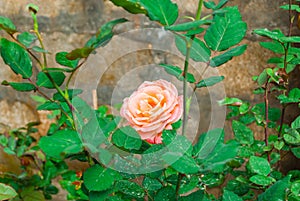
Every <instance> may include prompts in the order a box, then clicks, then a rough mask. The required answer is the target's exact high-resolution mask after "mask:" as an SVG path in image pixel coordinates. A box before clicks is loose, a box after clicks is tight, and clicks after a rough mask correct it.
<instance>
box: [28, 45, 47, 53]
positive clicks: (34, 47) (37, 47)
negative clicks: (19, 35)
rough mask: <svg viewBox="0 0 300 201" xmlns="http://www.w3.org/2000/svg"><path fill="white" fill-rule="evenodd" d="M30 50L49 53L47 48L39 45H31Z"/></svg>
mask: <svg viewBox="0 0 300 201" xmlns="http://www.w3.org/2000/svg"><path fill="white" fill-rule="evenodd" d="M32 50H33V51H35V52H41V53H49V52H48V50H45V49H43V48H41V47H39V46H33V47H32Z"/></svg>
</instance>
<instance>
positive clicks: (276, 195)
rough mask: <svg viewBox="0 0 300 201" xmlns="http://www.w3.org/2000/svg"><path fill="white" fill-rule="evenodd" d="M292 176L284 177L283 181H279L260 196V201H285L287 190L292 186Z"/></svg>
mask: <svg viewBox="0 0 300 201" xmlns="http://www.w3.org/2000/svg"><path fill="white" fill-rule="evenodd" d="M290 178H291V175H288V176H286V177H284V178H283V179H281V180H279V181H277V182H276V183H275V184H273V185H272V186H271V187H269V188H268V189H267V190H266V191H264V192H263V193H262V194H260V195H259V196H258V199H257V200H258V201H281V200H285V198H286V193H287V191H286V190H287V189H288V188H289V186H290Z"/></svg>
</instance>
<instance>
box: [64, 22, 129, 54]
mask: <svg viewBox="0 0 300 201" xmlns="http://www.w3.org/2000/svg"><path fill="white" fill-rule="evenodd" d="M127 21H128V20H127V19H125V18H120V19H116V20H112V21H110V22H107V23H105V24H104V25H102V26H101V27H100V29H99V30H98V32H97V33H96V35H95V36H93V37H92V38H91V39H89V40H88V41H87V43H86V44H85V49H84V48H82V50H85V51H86V52H87V53H88V54H86V53H84V54H82V56H80V57H78V56H77V58H86V57H87V56H88V55H89V54H90V53H91V52H92V51H93V49H95V48H98V47H100V46H105V45H106V44H107V43H108V42H109V41H110V39H111V38H112V37H113V28H114V27H115V26H116V25H117V24H120V23H124V22H127ZM88 48H90V49H88ZM74 53H75V52H74ZM69 57H70V55H67V58H68V59H71V60H73V59H72V58H69Z"/></svg>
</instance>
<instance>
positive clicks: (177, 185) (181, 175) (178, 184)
mask: <svg viewBox="0 0 300 201" xmlns="http://www.w3.org/2000/svg"><path fill="white" fill-rule="evenodd" d="M182 178H183V174H181V173H179V174H178V179H177V184H176V191H175V192H176V200H178V198H179V189H180V184H181V180H182Z"/></svg>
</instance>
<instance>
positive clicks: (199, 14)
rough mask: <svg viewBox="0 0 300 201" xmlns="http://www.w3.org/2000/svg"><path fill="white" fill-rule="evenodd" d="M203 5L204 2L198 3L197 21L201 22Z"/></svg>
mask: <svg viewBox="0 0 300 201" xmlns="http://www.w3.org/2000/svg"><path fill="white" fill-rule="evenodd" d="M202 5H203V0H200V1H199V3H198V9H197V13H196V18H195V20H200V17H201V12H202Z"/></svg>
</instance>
